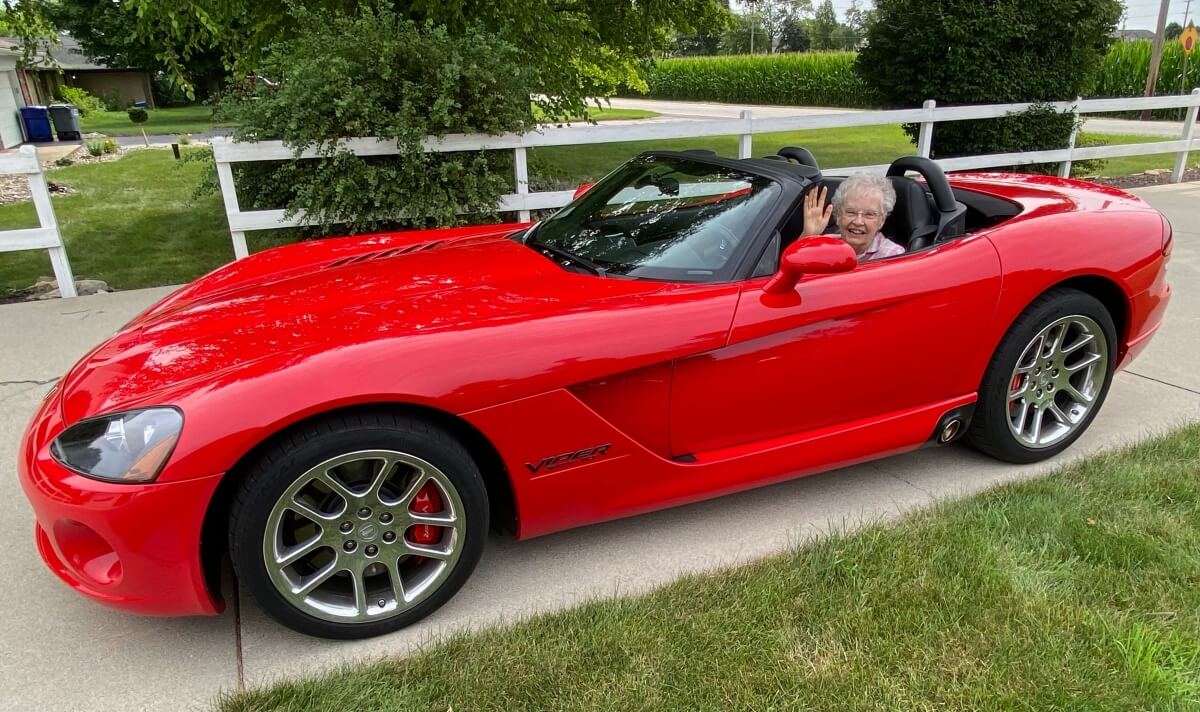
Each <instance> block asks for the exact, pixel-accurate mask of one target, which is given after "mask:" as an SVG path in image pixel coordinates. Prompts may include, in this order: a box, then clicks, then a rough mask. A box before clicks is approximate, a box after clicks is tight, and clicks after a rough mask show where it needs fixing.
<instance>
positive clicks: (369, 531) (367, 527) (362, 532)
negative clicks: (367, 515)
mask: <svg viewBox="0 0 1200 712" xmlns="http://www.w3.org/2000/svg"><path fill="white" fill-rule="evenodd" d="M377 536H379V529H378V527H376V526H375V525H374V524H364V525H362V526H361V527H359V528H358V538H360V539H362V540H363V541H374V540H375V537H377Z"/></svg>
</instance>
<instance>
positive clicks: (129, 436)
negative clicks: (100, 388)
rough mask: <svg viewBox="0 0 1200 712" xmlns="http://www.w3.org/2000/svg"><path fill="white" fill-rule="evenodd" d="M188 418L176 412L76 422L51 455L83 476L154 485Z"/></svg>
mask: <svg viewBox="0 0 1200 712" xmlns="http://www.w3.org/2000/svg"><path fill="white" fill-rule="evenodd" d="M182 428H183V415H182V414H181V413H180V412H179V411H178V410H175V409H174V408H147V409H145V410H134V411H130V412H128V413H114V414H113V415H106V416H103V417H100V418H92V419H90V420H84V421H82V422H79V423H76V424H75V425H73V426H71V427H70V428H67V430H66V431H65V432H64V433H63V434H62V435H59V436H58V437H57V438H55V440H54V443H53V444H51V445H50V454H51V455H53V456H54V459H55V460H58V461H59V462H60V463H62V464H63V465H65V466H66V467H69V468H71V469H72V470H74V471H76V472H78V473H79V474H81V475H87V476H88V477H94V478H96V479H98V480H108V481H110V482H149V481H151V480H153V479H154V478H155V477H158V473H159V471H160V470H162V468H163V465H165V464H166V463H167V458H169V457H170V456H171V451H172V450H174V449H175V443H176V442H178V440H179V432H180V430H182Z"/></svg>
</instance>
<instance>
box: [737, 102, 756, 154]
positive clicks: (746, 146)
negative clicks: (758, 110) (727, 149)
mask: <svg viewBox="0 0 1200 712" xmlns="http://www.w3.org/2000/svg"><path fill="white" fill-rule="evenodd" d="M742 118H743V119H753V118H754V114H752V113H751V112H750V111H743V112H742ZM752 138H753V134H748V133H744V134H742V135H741V136H740V137H739V138H738V158H749V157H750V151H751V147H750V141H751V139H752Z"/></svg>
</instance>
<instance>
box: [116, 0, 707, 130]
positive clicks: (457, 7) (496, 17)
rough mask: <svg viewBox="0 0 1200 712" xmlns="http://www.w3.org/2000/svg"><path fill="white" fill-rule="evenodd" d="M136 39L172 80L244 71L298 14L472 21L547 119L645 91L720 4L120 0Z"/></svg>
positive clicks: (448, 25) (692, 0) (457, 29)
mask: <svg viewBox="0 0 1200 712" xmlns="http://www.w3.org/2000/svg"><path fill="white" fill-rule="evenodd" d="M124 5H125V6H126V7H127V9H128V10H129V11H131V12H134V13H136V15H137V18H138V23H137V33H138V36H139V37H140V38H142V39H143V40H146V41H147V42H149V43H150V44H152V45H154V46H156V47H158V48H159V51H158V57H159V59H160V60H162V61H163V63H164V64H165V65H166V66H167V67H168V68H169V70H170V71H171V73H172V74H173V75H174V76H176V77H179V78H183V77H185V76H186V65H187V62H188V61H189V60H190V59H191V58H192V57H193V56H196V55H198V54H200V53H202V52H205V51H208V50H218V51H221V52H223V54H224V60H225V62H226V64H227V65H229V66H231V67H232V68H234V70H235V71H236V72H237V73H238V74H243V73H248V72H253V71H255V70H256V69H258V65H259V62H260V60H261V58H262V56H263V54H264V52H265V51H266V49H267V48H268V47H270V46H271V45H272V44H273V43H275V42H279V41H286V40H288V39H290V38H293V37H295V36H296V33H297V29H298V26H299V25H298V20H297V17H299V16H300V15H301V14H303V12H304V11H317V12H324V11H328V12H334V13H338V14H341V15H345V16H352V15H355V14H357V13H361V12H363V11H366V10H388V11H392V12H395V13H397V14H398V15H399V16H401V17H403V18H405V19H409V20H412V21H415V22H422V23H424V22H429V23H432V24H433V25H435V26H439V27H443V28H445V30H446V32H448V33H449V34H450V36H461V35H462V34H463V33H464V32H465V31H466V30H467V28H469V27H471V26H472V24H473V23H474V22H476V21H477V19H478V18H487V21H488V25H489V28H490V30H491V31H492V32H493V33H494V34H496V36H498V37H500V38H503V39H504V40H505V41H506V42H508V43H510V44H511V45H512V46H514V47H517V48H518V51H519V52H520V53H521V55H522V60H523V62H524V63H525V65H526V66H527V67H528V68H529V69H530V72H531V82H532V84H531V89H532V90H533V91H534V92H535V93H536V94H538V95H539V97H540V98H539V99H538V103H539V105H540V106H541V108H542V110H543V111H544V112H545V113H546V114H547V116H548V117H550V118H552V119H565V118H567V117H569V116H571V115H576V114H579V113H582V112H584V111H586V109H587V106H588V99H589V98H590V97H595V96H610V95H612V94H614V93H615V92H616V90H617V89H618V88H619V87H621V86H622V85H628V86H631V87H634V88H637V89H644V88H645V81H644V79H643V78H642V75H641V72H642V70H643V68H644V63H645V62H646V61H647V60H648V59H649V58H650V57H652V56H654V55H655V54H656V53H659V52H663V51H666V50H668V49H670V47H671V37H672V34H673V33H680V34H688V33H695V32H698V31H708V32H715V31H720V30H721V29H723V27H724V25H725V23H726V22H727V16H728V10H726V9H725V7H723V6H722V4H721V3H719V2H716V1H715V0H673V1H672V2H662V1H661V0H626V1H624V2H609V1H608V0H583V1H575V0H563V1H562V2H558V3H553V4H548V3H546V2H545V0H406V1H401V0H176V1H174V2H169V3H168V2H162V1H161V0H126V2H125V3H124Z"/></svg>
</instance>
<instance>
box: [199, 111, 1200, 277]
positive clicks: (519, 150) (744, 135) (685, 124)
mask: <svg viewBox="0 0 1200 712" xmlns="http://www.w3.org/2000/svg"><path fill="white" fill-rule="evenodd" d="M1031 106H1033V105H1032V104H1029V103H1023V104H987V105H981V106H958V107H943V108H939V107H938V106H937V105H936V103H935V102H934V101H932V100H930V101H926V102H925V104H924V105H923V106H922V107H921V108H920V109H901V110H895V111H862V112H853V113H842V114H820V115H815V116H812V115H810V116H786V117H779V118H769V119H756V118H754V116H753V115H752V114H751V112H749V111H743V112H742V115H741V118H739V119H721V120H712V121H648V122H645V123H641V124H637V125H628V124H625V125H607V126H606V125H604V124H600V125H597V126H589V125H580V126H569V127H562V128H550V127H547V128H543V129H542V130H540V131H535V132H531V133H527V134H504V135H501V136H488V135H485V134H453V135H449V136H446V137H444V138H442V139H436V138H428V139H426V141H425V150H427V151H432V152H451V151H476V150H480V149H486V150H512V151H513V152H514V156H515V161H514V172H515V179H516V187H517V192H516V193H510V194H508V195H505V196H503V197H502V198H501V200H500V208H499V209H500V211H502V212H517V213H519V214H520V217H521V219H522V220H528V219H529V211H531V210H541V209H547V208H559V207H562V206H564V205H566V204H567V203H569V202H570V201H571V198H572V195H573V193H574V191H571V190H565V191H553V192H541V193H530V192H529V170H528V164H527V162H526V155H525V152H526V150H527V149H530V148H535V147H539V146H570V145H580V144H590V143H616V142H621V141H654V140H661V139H677V138H700V137H704V136H729V135H738V136H739V137H740V140H739V142H738V155H739V157H741V158H747V157H749V156H750V155H751V151H752V140H753V136H754V134H761V133H771V132H777V131H802V130H809V129H834V128H843V127H847V126H879V125H889V124H901V123H919V124H920V125H921V130H920V133H919V135H918V138H917V152H918V153H919V154H920V155H922V156H929V149H930V145H931V142H932V140H933V128H934V125H935V124H937V123H938V122H941V121H962V120H965V119H991V118H999V117H1003V116H1006V115H1008V114H1010V113H1013V112H1019V111H1024V110H1026V109H1029V108H1030V107H1031ZM1053 106H1054V107H1055V108H1056V109H1057V110H1059V111H1067V110H1073V111H1076V112H1078V113H1082V114H1090V113H1100V112H1114V111H1135V110H1141V109H1169V108H1181V107H1182V108H1187V110H1188V111H1187V117H1186V119H1185V121H1184V123H1183V131H1182V133H1181V134H1180V136H1179V138H1178V139H1176V140H1173V141H1157V142H1153V143H1134V144H1121V145H1113V146H1088V147H1078V148H1077V147H1076V146H1075V140H1076V135H1075V133H1072V134H1071V137H1070V142H1069V144H1068V145H1067V147H1066V148H1061V149H1054V150H1050V151H1027V152H1023V153H997V154H990V155H986V156H967V157H963V158H946V159H940V160H938V161H937V162H938V164H939V165H941V167H942V168H943V169H944V170H947V171H957V170H974V169H979V168H991V167H995V166H1012V165H1025V164H1030V163H1059V175H1061V176H1067V175H1070V170H1071V162H1072V161H1080V160H1086V159H1095V158H1115V157H1117V156H1141V155H1149V154H1156V153H1176V154H1178V155H1177V157H1176V160H1175V169H1174V171H1173V173H1172V176H1171V180H1172V182H1175V183H1178V182H1179V181H1180V180H1181V178H1182V175H1183V170H1184V167H1185V165H1186V163H1187V155H1188V152H1189V151H1194V150H1200V139H1197V138H1196V137H1195V135H1194V130H1195V125H1196V111H1197V107H1200V88H1198V89H1195V90H1193V91H1192V93H1191V94H1190V95H1182V96H1158V97H1149V98H1142V97H1139V98H1125V99H1088V100H1083V99H1077V100H1076V101H1074V102H1069V101H1067V102H1058V103H1056V104H1054V105H1053ZM342 145H343V146H344V147H345V148H346V149H348V150H350V151H352V152H353V153H354V154H355V155H357V156H386V155H393V154H396V153H397V152H398V151H397V149H396V146H395V145H394V144H392V143H390V142H387V141H381V140H379V139H374V138H353V139H345V140H344V141H343V142H342ZM648 148H649V147H648ZM213 155H214V158H215V159H216V164H217V176H218V178H219V179H220V183H221V194H222V196H223V197H224V200H225V213H226V216H227V217H228V219H229V231H230V234H231V235H232V237H233V251H234V254H235V255H236V256H237V257H238V258H242V257H245V256H246V255H247V254H249V252H248V250H247V247H246V233H247V232H250V231H253V230H268V229H272V228H278V227H290V226H297V225H311V224H313V223H312V222H310V221H309V220H308V219H307V218H306V216H305V215H304V214H303V213H301V214H298V215H295V216H294V217H292V218H291V219H285V218H284V213H285V211H283V210H253V211H242V210H241V209H240V208H239V207H238V199H237V190H236V186H235V185H234V179H233V170H232V168H231V165H232V164H234V163H241V162H251V161H280V160H288V159H290V158H292V157H293V155H294V154H293V151H292V149H290V148H288V147H287V146H285V145H284V144H283V142H282V141H263V142H259V143H236V142H234V141H231V140H229V139H225V138H218V139H214V141H213ZM301 157H302V158H316V157H317V154H316V151H313V150H308V151H305V152H304V153H303V154H301ZM886 168H887V166H886V165H874V166H851V167H846V168H834V169H823V171H822V172H823V173H825V174H827V175H846V174H848V173H851V172H855V171H880V172H882V171H883V170H884V169H886Z"/></svg>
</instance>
